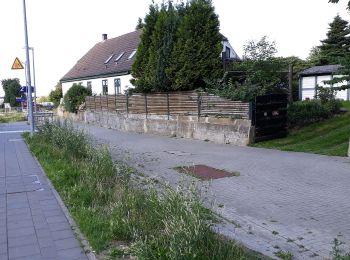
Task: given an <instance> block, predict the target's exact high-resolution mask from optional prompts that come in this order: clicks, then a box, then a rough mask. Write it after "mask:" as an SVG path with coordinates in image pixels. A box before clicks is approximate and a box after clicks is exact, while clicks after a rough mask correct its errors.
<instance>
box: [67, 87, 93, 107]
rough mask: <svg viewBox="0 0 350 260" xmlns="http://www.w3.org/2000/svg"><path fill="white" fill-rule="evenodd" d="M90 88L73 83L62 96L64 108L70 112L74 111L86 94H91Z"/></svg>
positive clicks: (82, 101)
mask: <svg viewBox="0 0 350 260" xmlns="http://www.w3.org/2000/svg"><path fill="white" fill-rule="evenodd" d="M91 95H92V93H91V89H88V88H86V87H84V86H82V85H80V84H76V83H74V84H73V85H72V87H71V88H70V89H69V90H68V91H67V93H66V94H65V95H64V97H63V101H64V108H65V109H66V110H67V111H68V112H71V113H76V112H77V111H78V108H79V106H80V105H81V104H82V103H84V101H85V97H86V96H91Z"/></svg>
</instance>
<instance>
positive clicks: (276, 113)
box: [252, 94, 288, 142]
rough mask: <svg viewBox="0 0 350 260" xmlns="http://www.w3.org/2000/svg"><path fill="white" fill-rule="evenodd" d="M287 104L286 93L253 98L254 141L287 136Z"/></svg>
mask: <svg viewBox="0 0 350 260" xmlns="http://www.w3.org/2000/svg"><path fill="white" fill-rule="evenodd" d="M287 104H288V96H287V95H286V94H271V95H264V96H258V97H256V98H255V102H254V104H253V111H252V112H253V116H252V124H253V125H254V126H255V142H261V141H266V140H270V139H275V138H281V137H285V136H287Z"/></svg>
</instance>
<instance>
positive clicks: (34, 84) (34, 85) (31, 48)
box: [29, 47, 36, 112]
mask: <svg viewBox="0 0 350 260" xmlns="http://www.w3.org/2000/svg"><path fill="white" fill-rule="evenodd" d="M29 50H31V51H32V58H33V87H34V111H35V112H36V83H35V62H34V47H29Z"/></svg>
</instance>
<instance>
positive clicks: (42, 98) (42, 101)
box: [37, 96, 50, 103]
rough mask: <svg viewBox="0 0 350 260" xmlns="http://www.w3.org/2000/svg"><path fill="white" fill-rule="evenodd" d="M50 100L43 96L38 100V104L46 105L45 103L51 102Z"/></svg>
mask: <svg viewBox="0 0 350 260" xmlns="http://www.w3.org/2000/svg"><path fill="white" fill-rule="evenodd" d="M49 101H50V98H49V97H48V96H41V97H39V98H38V99H37V102H38V103H44V102H49Z"/></svg>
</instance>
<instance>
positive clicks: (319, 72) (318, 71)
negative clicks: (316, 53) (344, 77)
mask: <svg viewBox="0 0 350 260" xmlns="http://www.w3.org/2000/svg"><path fill="white" fill-rule="evenodd" d="M339 68H340V65H325V66H315V67H312V68H309V69H306V70H304V71H302V72H301V73H300V78H299V99H300V100H306V99H313V98H314V97H315V94H316V86H320V87H331V85H329V84H325V81H327V80H332V79H333V78H335V77H341V75H336V72H337V71H338V69H339ZM348 84H349V82H348ZM341 85H344V82H341V83H337V84H334V85H333V87H338V86H341ZM336 98H337V99H342V100H350V90H349V89H346V90H340V91H336Z"/></svg>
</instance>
